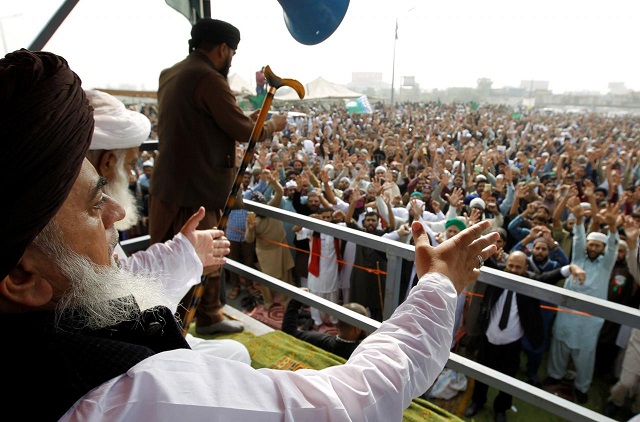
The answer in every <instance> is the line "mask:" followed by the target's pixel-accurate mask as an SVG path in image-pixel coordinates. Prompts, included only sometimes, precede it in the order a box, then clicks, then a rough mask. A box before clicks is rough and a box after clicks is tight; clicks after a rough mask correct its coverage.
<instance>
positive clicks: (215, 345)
mask: <svg viewBox="0 0 640 422" xmlns="http://www.w3.org/2000/svg"><path fill="white" fill-rule="evenodd" d="M85 93H86V95H87V98H88V99H89V102H90V103H91V105H92V106H93V108H94V112H93V114H94V120H95V127H94V131H93V138H92V140H91V146H90V147H89V152H88V153H87V158H88V159H89V161H91V164H93V166H94V167H95V168H96V170H97V172H98V174H99V175H100V176H102V177H104V178H105V179H106V180H107V182H108V183H107V185H106V186H105V187H104V191H105V193H106V194H107V195H109V196H111V197H112V198H114V199H116V200H117V201H118V202H119V203H120V204H121V205H122V207H123V208H124V209H125V211H126V216H125V218H124V219H123V220H121V221H119V222H117V223H115V226H116V228H117V229H118V230H127V229H129V228H130V227H131V226H133V225H134V224H136V222H137V221H138V210H137V207H136V200H135V196H134V195H133V193H132V192H131V191H130V190H129V173H130V172H131V170H132V169H133V166H134V165H135V163H136V161H137V159H138V156H139V147H140V145H141V144H142V143H143V142H144V141H146V140H147V139H148V137H149V132H150V131H151V123H150V122H149V119H148V118H147V117H146V116H145V115H143V114H141V113H138V112H135V111H132V110H128V109H127V108H126V107H125V106H124V104H123V103H122V102H121V101H120V100H118V99H117V98H115V97H114V96H112V95H110V94H107V93H105V92H101V91H95V90H91V91H85ZM203 216H204V209H203V208H201V209H200V210H199V211H198V213H196V214H194V215H193V216H192V217H191V219H190V220H189V222H187V223H186V224H185V225H184V227H183V228H182V230H181V231H180V233H178V234H177V235H176V236H175V237H174V238H173V239H172V240H169V241H167V242H166V243H156V244H154V245H152V246H151V247H150V248H149V249H147V250H144V251H139V252H136V253H134V254H133V255H131V256H129V257H127V256H126V254H125V252H124V250H123V249H122V247H120V245H119V244H118V245H117V246H116V248H115V253H116V254H117V255H118V262H119V263H120V265H121V266H122V268H124V269H126V270H128V271H129V272H131V273H134V274H135V273H147V274H149V273H157V274H162V276H161V277H159V278H158V280H159V281H160V282H161V283H162V287H163V290H164V292H165V294H166V295H167V297H169V298H170V299H171V301H172V304H173V306H172V311H173V312H174V313H175V312H176V308H177V306H178V303H179V302H180V299H181V298H182V297H183V296H184V295H185V293H186V292H187V291H188V290H189V289H190V288H191V286H194V285H196V284H198V283H199V282H200V276H201V274H202V266H203V265H212V264H213V262H212V261H213V260H216V261H218V260H220V261H221V262H224V260H223V259H222V258H218V257H221V256H223V255H224V254H227V253H229V250H228V245H229V243H228V241H227V240H226V239H225V238H224V237H223V232H222V231H220V230H196V227H197V225H198V222H199V221H200V220H201V219H202V217H203ZM186 340H187V342H188V343H189V345H190V346H191V348H192V349H196V350H198V351H202V352H205V353H208V354H211V355H214V356H218V357H223V358H228V359H233V360H238V361H241V362H245V363H247V364H250V363H251V358H250V356H249V352H248V351H247V349H246V347H244V345H242V344H241V343H239V342H237V341H234V340H204V339H201V338H197V337H193V336H192V335H191V334H187V337H186Z"/></svg>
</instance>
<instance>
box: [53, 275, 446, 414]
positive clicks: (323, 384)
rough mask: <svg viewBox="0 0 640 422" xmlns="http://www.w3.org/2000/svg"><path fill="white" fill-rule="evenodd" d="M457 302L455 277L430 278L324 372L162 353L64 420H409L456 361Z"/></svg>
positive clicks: (113, 382)
mask: <svg viewBox="0 0 640 422" xmlns="http://www.w3.org/2000/svg"><path fill="white" fill-rule="evenodd" d="M456 300H457V294H456V291H455V289H454V287H453V284H452V283H451V281H450V280H449V279H448V278H447V277H445V276H443V275H441V274H437V273H430V274H426V275H424V276H423V277H422V279H421V280H420V282H419V283H418V285H417V286H416V287H415V288H414V289H413V291H412V292H411V295H410V296H409V298H408V299H407V300H406V301H405V302H403V303H401V304H400V306H398V308H397V309H396V310H395V312H394V313H393V315H392V316H391V317H390V318H389V319H388V320H386V321H385V322H383V323H382V324H381V325H380V328H378V329H377V330H376V331H375V332H374V333H373V334H372V335H370V336H368V337H367V338H366V339H365V340H364V341H363V342H362V343H361V344H360V345H359V346H358V348H357V349H356V350H355V351H354V353H353V354H352V355H351V358H350V359H349V360H348V362H347V363H346V364H344V365H337V366H332V367H330V368H326V369H323V370H321V371H316V370H310V369H302V370H298V371H295V372H291V371H283V370H274V369H268V368H263V369H258V370H254V369H252V368H251V367H249V366H248V365H244V364H241V363H237V362H234V361H229V360H223V359H219V358H215V357H212V356H208V355H205V354H203V353H195V352H193V351H191V350H184V349H180V350H172V351H168V352H163V353H158V354H156V355H154V356H151V357H149V358H147V359H145V360H143V361H142V362H140V363H138V364H137V365H135V366H134V367H132V368H131V369H130V370H129V371H127V373H126V374H122V375H119V376H117V377H115V378H113V379H111V380H109V381H107V382H105V383H104V384H102V385H100V386H98V387H97V388H95V389H93V390H91V391H90V392H89V393H87V394H86V395H85V396H84V397H82V398H81V399H80V400H79V401H78V402H76V403H75V404H74V406H73V407H72V408H71V409H69V411H67V413H66V414H65V415H64V416H63V417H62V418H61V421H87V420H90V421H98V420H105V421H106V420H109V421H112V420H117V421H125V420H130V421H142V420H153V421H156V422H158V421H172V422H173V421H176V420H179V421H182V422H186V421H200V420H207V421H232V420H259V421H261V422H270V421H279V422H280V421H314V422H316V421H400V420H402V412H403V411H404V409H406V408H407V407H408V406H409V405H410V404H411V400H412V399H414V398H416V397H418V396H420V395H422V394H424V392H425V391H427V389H428V388H429V387H430V386H431V385H432V384H433V382H434V381H435V379H436V378H437V376H438V374H440V372H441V371H442V369H443V368H444V365H445V363H446V362H447V359H448V358H449V345H450V344H451V338H452V334H451V332H452V328H453V320H454V309H455V306H456Z"/></svg>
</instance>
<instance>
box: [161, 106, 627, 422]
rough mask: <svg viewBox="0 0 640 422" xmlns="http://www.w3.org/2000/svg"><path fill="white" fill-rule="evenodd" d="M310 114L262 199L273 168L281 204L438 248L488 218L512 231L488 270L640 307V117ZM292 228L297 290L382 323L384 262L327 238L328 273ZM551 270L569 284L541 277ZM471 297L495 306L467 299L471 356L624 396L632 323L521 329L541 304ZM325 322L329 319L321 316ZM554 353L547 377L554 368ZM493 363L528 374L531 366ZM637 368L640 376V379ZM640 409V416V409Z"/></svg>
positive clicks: (280, 137) (409, 274)
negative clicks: (599, 383)
mask: <svg viewBox="0 0 640 422" xmlns="http://www.w3.org/2000/svg"><path fill="white" fill-rule="evenodd" d="M298 107H300V106H299V105H296V108H298ZM302 107H303V109H302V110H301V111H303V112H304V113H305V114H306V117H301V118H297V119H295V120H293V119H290V121H289V124H288V125H287V127H286V129H285V130H284V131H282V132H280V133H276V134H274V135H273V137H272V138H270V139H267V140H265V141H264V142H262V143H261V144H260V145H258V148H257V150H256V154H255V157H254V160H253V162H252V163H251V165H250V167H249V168H248V169H247V171H246V175H245V179H244V183H243V188H244V189H245V190H250V189H255V188H256V187H257V186H258V185H259V182H260V180H261V178H264V174H265V170H268V171H269V172H270V173H271V176H270V177H269V180H275V181H276V182H277V183H279V185H280V186H281V187H282V188H283V190H284V196H283V199H282V201H280V207H281V208H283V209H287V210H291V211H296V212H298V213H300V214H304V215H310V216H313V217H317V218H322V219H324V220H325V221H332V222H334V223H337V224H343V225H348V226H350V227H352V228H359V229H361V230H366V231H368V232H370V233H374V234H377V235H381V236H385V237H389V238H391V239H393V240H397V241H399V242H405V243H409V242H410V241H411V239H410V236H409V233H410V231H409V230H408V226H407V224H411V223H412V222H413V221H416V220H418V221H422V222H423V223H424V225H425V228H426V230H427V232H428V233H429V235H430V239H431V243H432V244H437V243H439V242H442V241H444V240H445V239H447V238H448V237H450V236H452V235H454V234H455V233H457V232H459V231H461V230H462V229H464V228H466V227H468V226H471V225H473V224H476V223H477V222H479V221H481V220H490V221H491V226H490V228H489V229H487V231H496V232H498V233H500V241H499V245H498V246H499V249H498V252H497V253H496V255H495V256H494V257H492V259H491V260H490V262H489V263H488V264H490V265H492V266H494V267H496V268H500V269H503V270H505V271H507V272H511V273H514V274H518V275H523V276H528V277H530V278H534V279H537V280H540V279H543V280H550V281H546V282H551V283H557V284H558V285H559V286H562V285H564V286H565V287H566V288H569V289H572V290H575V291H578V292H582V293H585V294H588V295H591V296H594V297H598V298H601V299H609V300H611V301H615V302H617V303H621V304H624V305H628V306H632V307H638V304H640V294H638V293H637V290H638V289H637V282H639V281H640V279H638V274H637V271H636V272H634V271H633V270H630V268H629V267H630V266H632V264H629V263H628V261H629V262H631V261H633V260H637V245H636V243H637V227H638V225H639V223H640V146H639V143H638V141H639V140H640V117H638V116H635V117H634V116H630V115H620V116H611V115H609V116H605V115H602V114H596V113H584V114H575V113H560V112H548V111H542V110H535V109H534V110H517V111H514V110H513V108H511V107H507V106H499V105H480V106H479V107H477V108H476V107H475V106H474V107H473V109H472V106H470V105H463V104H449V105H446V104H436V103H426V104H425V103H411V104H410V103H405V104H400V105H397V106H395V107H390V106H389V105H383V104H378V105H377V106H376V108H375V111H374V113H373V114H371V115H357V114H355V115H351V114H348V113H347V112H346V111H345V110H344V109H343V107H341V106H340V105H331V106H326V105H315V106H308V107H305V106H304V105H303V106H302ZM159 141H160V142H162V140H161V139H160V140H159ZM269 172H267V173H269ZM261 192H262V193H263V194H264V196H265V198H266V200H267V201H268V200H269V199H270V197H271V195H272V194H273V190H272V189H270V188H268V187H267V188H266V189H265V188H264V187H263V188H261ZM294 229H298V230H299V229H300V228H293V227H292V226H291V225H288V224H285V230H286V232H287V233H286V235H287V242H288V244H289V246H290V247H291V248H290V252H291V254H292V256H293V257H294V260H295V263H296V264H295V268H294V269H293V276H294V282H295V283H296V284H297V285H298V286H302V287H307V285H308V284H307V283H308V280H309V279H310V278H311V279H312V280H313V281H314V282H313V283H312V288H311V291H314V290H316V291H318V292H319V295H321V296H323V297H325V298H333V300H335V301H337V302H341V303H347V302H357V303H360V304H362V305H364V306H366V308H367V309H368V312H369V315H370V316H371V317H373V318H375V319H378V320H381V319H382V310H383V308H384V303H383V299H382V297H381V296H380V295H379V289H381V290H382V291H384V277H383V278H382V281H381V280H380V277H379V276H376V273H375V272H372V271H363V270H362V268H368V269H369V270H378V271H380V270H382V271H384V270H385V268H386V257H385V256H384V254H381V253H378V252H376V251H373V250H371V249H369V248H364V247H361V246H359V245H349V244H348V243H346V244H345V243H344V242H343V243H342V244H341V245H336V247H335V248H336V249H335V252H337V253H334V245H333V238H332V239H324V238H323V239H322V243H320V240H318V245H321V244H325V243H326V245H325V246H322V248H321V249H319V250H321V251H323V252H322V253H318V254H319V255H321V257H322V260H321V262H320V264H321V265H320V267H319V268H316V266H317V264H313V263H312V261H313V260H310V259H309V256H310V254H309V252H307V251H308V250H312V249H313V245H314V242H313V235H311V234H309V235H305V236H298V239H296V236H295V232H296V231H297V230H294ZM240 230H242V228H240ZM323 236H324V235H323ZM325 240H326V242H325ZM245 246H246V245H245ZM318 247H320V246H318ZM304 249H306V250H307V251H301V250H304ZM323 253H324V254H325V255H326V256H322V254H323ZM315 255H317V254H314V253H312V254H311V256H312V257H313V256H315ZM322 261H325V264H324V266H323V265H322ZM330 263H333V264H335V265H333V266H330V265H329V264H330ZM245 264H248V265H253V264H254V262H245ZM337 264H340V265H339V267H340V268H339V269H338V265H337ZM309 265H313V269H312V270H311V271H312V272H310V270H309ZM405 267H406V268H405V271H403V273H404V276H403V280H402V281H403V287H402V289H403V290H402V292H403V293H404V292H408V291H409V289H410V288H411V287H412V285H413V284H414V282H413V280H414V277H413V275H414V274H415V269H413V271H412V268H411V265H410V264H409V265H405ZM563 268H564V270H563V271H561V270H562V269H563ZM636 268H637V265H636ZM325 270H326V271H331V272H330V274H331V277H330V279H331V280H332V281H333V282H332V283H330V289H329V288H327V289H329V290H327V289H322V288H320V290H318V287H317V286H318V282H317V281H316V280H317V279H318V277H319V276H318V272H320V274H322V273H321V272H322V271H325ZM580 270H582V272H580ZM337 271H339V273H340V274H339V276H338V278H337V279H336V277H335V276H334V273H335V272H337ZM552 271H556V272H557V273H554V275H553V276H552V277H546V278H545V277H544V276H543V275H544V274H546V273H549V272H552ZM585 271H586V273H585ZM345 273H346V276H344V274H345ZM547 275H548V274H547ZM585 275H586V276H585ZM336 280H339V283H336V282H335V281H336ZM381 282H382V285H380V283H381ZM563 283H564V284H563ZM314 286H315V287H314ZM240 287H241V286H238V289H240ZM470 289H473V290H475V292H476V293H477V294H479V295H480V296H482V295H485V297H486V298H489V297H494V299H493V301H492V302H491V303H489V302H490V300H489V299H487V300H486V301H483V299H482V298H481V299H478V300H477V301H476V302H475V303H474V300H470V296H471V295H461V296H460V299H459V311H460V312H458V315H457V316H458V318H459V319H460V320H459V321H457V325H456V327H459V328H462V329H463V330H464V331H462V332H463V333H465V334H466V335H464V336H463V337H462V343H461V344H462V345H465V346H467V348H466V350H467V352H468V354H469V355H470V356H473V357H477V356H478V355H477V354H479V356H480V357H479V359H480V360H482V356H486V355H487V353H489V354H490V355H492V356H493V359H494V361H495V360H496V358H495V357H496V356H500V354H497V355H496V350H502V351H503V352H504V353H505V356H509V355H513V353H509V352H510V351H513V350H516V351H517V352H518V353H516V355H517V356H519V352H520V351H525V352H526V356H527V381H528V382H530V383H531V384H532V385H536V386H543V387H544V388H547V389H553V388H555V387H556V386H557V385H559V384H561V383H565V384H567V383H571V384H573V394H574V396H573V397H574V398H575V400H576V401H577V402H578V403H581V404H584V403H586V402H587V401H588V392H589V388H590V386H591V383H592V379H593V376H594V373H595V374H596V375H597V376H602V377H604V378H605V379H606V380H607V381H608V382H610V383H611V385H613V384H615V383H616V381H618V379H620V377H621V372H623V371H624V365H623V364H622V362H623V356H624V350H625V349H626V346H627V344H628V342H629V338H630V329H628V327H620V325H619V324H615V323H612V322H609V321H606V322H605V321H604V320H603V319H602V318H597V317H590V316H585V315H581V314H578V313H574V312H571V310H565V309H562V310H561V311H562V312H556V310H553V309H551V310H550V309H546V310H542V311H540V310H537V311H535V312H537V313H540V318H539V320H538V319H537V318H536V322H535V324H533V325H535V327H531V326H530V325H531V324H528V321H525V320H528V318H520V319H518V318H517V317H518V309H520V310H521V312H522V308H523V306H524V307H526V306H529V305H530V304H523V303H522V302H521V301H520V298H519V297H518V299H517V300H516V299H515V298H512V295H509V296H507V293H508V292H507V291H504V292H503V291H500V292H497V294H496V292H492V294H486V293H487V292H486V286H484V285H482V283H477V285H476V286H474V287H471V288H470ZM238 291H239V290H238ZM238 291H235V292H234V297H235V295H237V294H238ZM516 296H517V295H516ZM511 301H513V303H516V302H517V303H518V306H511V305H510V304H511ZM505 302H509V305H507V306H505ZM538 302H539V301H535V303H534V304H533V306H534V308H535V309H538V308H539V305H540V304H539V303H538ZM545 304H546V305H550V304H547V303H544V302H543V303H542V305H545ZM505 308H507V310H506V311H504V309H505ZM526 309H529V308H526ZM503 311H504V312H503ZM509 312H510V313H511V322H509V323H505V327H506V328H502V327H500V325H501V324H500V323H499V322H498V319H500V318H499V317H500V316H501V314H502V313H509ZM478 315H479V316H480V317H478ZM465 316H466V317H465ZM494 316H495V318H494ZM514 316H515V317H516V318H515V322H514ZM462 319H464V324H463V323H462ZM494 319H495V321H494ZM314 322H315V323H316V325H317V324H319V323H320V320H319V319H318V316H317V315H314ZM323 322H327V323H331V322H335V321H330V320H327V319H326V318H325V319H324V321H323ZM492 322H494V324H493V325H492ZM520 322H522V323H520ZM527 325H529V326H527ZM497 327H498V328H497ZM454 346H455V345H454ZM487 347H490V348H489V349H487ZM463 350H464V349H463ZM476 353H477V354H476ZM545 357H546V358H547V361H548V366H547V367H542V365H541V363H542V361H543V359H544V358H545ZM570 361H572V362H573V367H574V368H575V371H572V370H570V366H569V362H570ZM483 363H484V364H489V365H490V362H486V361H485V362H483ZM493 364H494V365H497V366H496V369H499V370H501V371H503V372H505V373H509V374H510V375H515V371H516V370H517V368H518V367H519V358H518V361H517V362H513V361H509V362H508V363H505V361H504V360H502V361H501V362H493ZM501 364H502V365H507V364H508V365H511V367H512V368H511V369H509V368H505V367H504V366H500V365H501ZM514 365H515V366H514ZM626 370H627V371H629V370H631V371H632V373H634V374H638V373H640V368H632V369H629V368H628V367H627V369H626ZM568 380H571V381H568ZM631 391H633V389H631ZM482 396H483V394H482V393H481V394H479V395H474V401H473V403H472V405H471V406H470V408H469V409H467V413H466V415H467V416H472V415H474V414H475V413H476V412H477V411H478V410H480V409H481V408H482V406H483V405H484V400H486V392H485V393H484V398H483V397H482ZM476 399H477V400H476ZM622 405H623V403H621V402H620V399H617V402H616V403H615V405H614V404H613V402H609V406H608V407H607V413H608V414H609V415H612V414H615V412H616V411H617V409H618V408H619V407H620V406H622ZM510 407H511V398H510V397H508V399H506V398H504V397H501V396H499V398H498V399H497V400H496V403H494V412H495V413H496V419H498V420H502V419H500V418H502V416H503V414H504V412H505V411H506V410H507V409H509V408H510ZM633 410H634V412H635V411H636V410H640V400H637V402H636V403H635V404H634V409H633Z"/></svg>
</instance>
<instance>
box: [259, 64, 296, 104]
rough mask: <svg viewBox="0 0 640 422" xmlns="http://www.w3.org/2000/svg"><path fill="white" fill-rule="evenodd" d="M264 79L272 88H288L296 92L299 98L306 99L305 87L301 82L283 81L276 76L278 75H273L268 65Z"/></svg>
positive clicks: (293, 80)
mask: <svg viewBox="0 0 640 422" xmlns="http://www.w3.org/2000/svg"><path fill="white" fill-rule="evenodd" d="M264 77H265V78H266V79H267V82H268V83H269V86H272V87H274V88H275V89H278V88H280V87H281V86H288V87H289V88H292V89H293V90H294V91H296V94H298V97H299V98H300V99H303V98H304V95H305V92H304V86H302V84H301V83H300V82H298V81H296V80H295V79H282V78H280V77H278V76H276V74H275V73H273V71H272V70H271V68H270V67H269V66H268V65H267V66H265V68H264Z"/></svg>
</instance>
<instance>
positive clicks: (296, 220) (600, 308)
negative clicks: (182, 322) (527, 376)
mask: <svg viewBox="0 0 640 422" xmlns="http://www.w3.org/2000/svg"><path fill="white" fill-rule="evenodd" d="M244 203H245V208H246V209H247V210H249V211H253V212H255V213H256V214H258V215H261V216H265V217H272V218H276V219H278V220H281V221H286V222H288V223H291V224H295V225H300V226H303V227H307V228H309V229H312V230H314V231H318V232H321V233H326V234H329V235H331V236H334V237H337V238H339V239H343V240H346V241H349V242H353V243H357V244H360V245H364V246H367V247H370V248H373V249H375V250H378V251H382V252H385V253H386V254H387V275H386V285H385V301H384V303H385V304H392V306H385V311H384V318H385V319H386V318H388V317H389V316H390V315H391V314H392V313H393V311H394V309H395V308H396V307H397V306H398V304H399V303H400V301H401V296H400V291H399V289H400V283H399V281H400V274H401V268H402V265H401V264H402V259H407V260H410V261H413V259H414V247H413V246H411V245H407V244H403V243H400V242H397V241H393V240H388V239H385V238H381V237H379V236H375V235H371V234H369V233H365V232H361V231H358V230H354V229H351V228H347V227H343V226H339V225H337V224H333V223H327V222H325V221H322V220H319V219H315V218H311V217H307V216H303V215H300V214H295V213H292V212H289V211H285V210H282V209H279V208H273V207H270V206H268V205H263V204H260V203H257V202H253V201H249V200H245V201H244ZM122 243H123V248H124V249H125V252H127V253H129V252H132V251H135V250H139V249H144V248H146V247H147V246H148V244H149V237H148V236H143V237H140V238H135V239H130V240H127V241H124V242H122ZM225 268H226V269H228V270H230V271H233V272H235V273H238V274H239V275H241V276H243V277H246V278H249V279H252V280H255V281H258V282H260V283H262V284H265V285H267V286H269V287H270V288H271V289H273V290H276V291H278V292H280V293H283V294H285V295H287V296H289V297H291V298H293V299H296V300H298V301H300V302H302V303H304V304H306V305H309V306H313V307H314V308H317V309H318V310H320V311H321V312H326V313H328V314H331V315H333V316H335V317H336V318H338V319H340V320H343V321H345V322H347V323H349V324H351V325H354V326H356V327H358V328H361V329H363V330H365V331H367V332H372V331H375V330H376V329H377V328H378V327H379V326H380V322H378V321H375V320H373V319H370V318H367V317H365V316H363V315H360V314H358V313H356V312H353V311H350V310H348V309H346V308H344V307H343V306H341V305H338V304H336V303H333V302H330V301H328V300H325V299H322V298H319V297H317V296H315V295H313V294H311V293H308V292H305V291H303V290H301V289H299V288H297V287H295V286H292V285H290V284H288V283H285V282H283V281H280V280H278V279H276V278H274V277H271V276H268V275H266V274H264V273H262V272H260V271H258V270H256V269H253V268H251V267H248V266H246V265H244V264H241V263H239V262H236V261H233V260H228V261H227V263H226V264H225ZM478 280H479V281H481V282H483V283H486V284H489V285H493V286H497V287H501V288H506V289H509V290H512V291H514V292H516V293H519V294H523V295H527V296H530V297H534V298H537V299H541V300H544V301H547V302H550V303H553V304H556V305H559V306H564V307H567V308H571V309H574V310H576V311H582V312H587V313H589V314H592V315H595V316H599V317H602V318H605V319H607V320H610V321H614V322H617V323H619V324H623V325H627V326H630V327H633V328H639V329H640V310H638V309H633V308H630V307H628V306H623V305H619V304H616V303H612V302H608V301H606V300H602V299H597V298H594V297H591V296H587V295H584V294H581V293H576V292H573V291H569V290H566V289H563V288H561V287H557V286H553V285H548V284H544V283H541V282H537V281H534V280H531V279H528V278H525V277H520V276H517V275H514V274H509V273H507V272H504V271H499V270H495V269H492V268H487V267H483V268H482V269H481V271H480V277H479V279H478ZM443 347H445V345H443ZM446 347H448V345H446ZM447 367H449V368H451V369H453V370H455V371H458V372H461V373H463V374H465V375H467V376H469V377H471V378H474V379H475V380H477V381H480V382H482V383H485V384H487V385H489V386H492V387H495V388H497V389H499V390H501V391H504V392H506V393H508V394H511V395H513V396H515V397H518V398H519V399H521V400H524V401H526V402H528V403H531V404H533V405H535V406H538V407H541V408H543V409H545V410H546V411H548V412H550V413H554V414H556V415H558V416H560V417H563V418H566V419H568V420H571V421H613V419H609V418H606V417H605V416H603V415H602V414H600V413H597V412H594V411H592V410H590V409H587V408H585V407H582V406H580V405H578V404H576V403H573V402H571V401H568V400H565V399H562V398H560V397H559V396H556V395H553V394H551V393H548V392H546V391H544V390H542V389H539V388H532V387H531V385H530V384H527V383H525V382H523V381H520V380H518V379H516V378H513V377H510V376H507V375H504V374H502V373H500V372H498V371H496V370H493V369H491V368H488V367H486V366H483V365H480V364H478V363H477V362H474V361H472V360H469V359H467V358H464V357H462V356H459V355H457V354H455V353H451V355H450V357H449V361H448V362H447Z"/></svg>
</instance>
